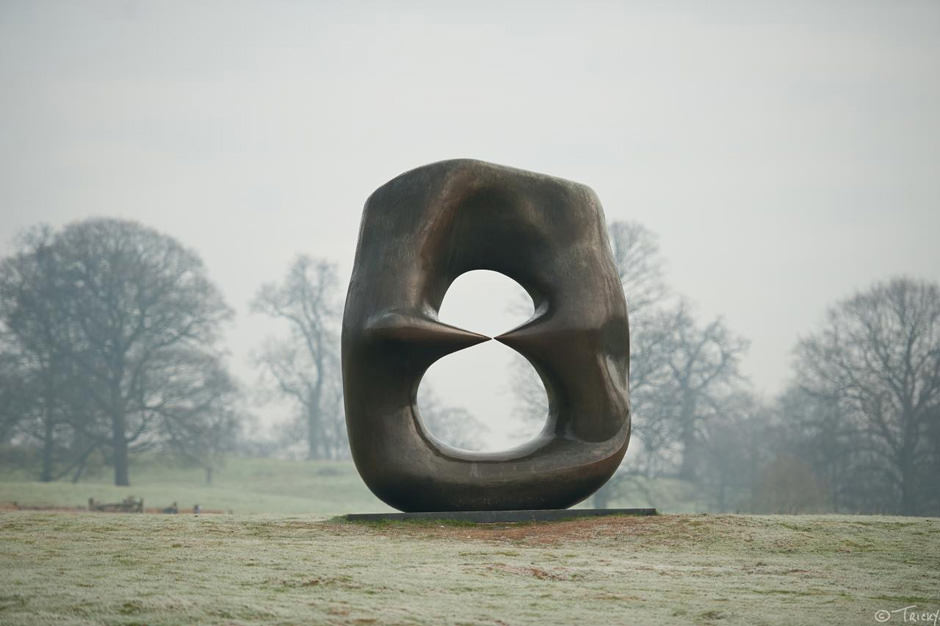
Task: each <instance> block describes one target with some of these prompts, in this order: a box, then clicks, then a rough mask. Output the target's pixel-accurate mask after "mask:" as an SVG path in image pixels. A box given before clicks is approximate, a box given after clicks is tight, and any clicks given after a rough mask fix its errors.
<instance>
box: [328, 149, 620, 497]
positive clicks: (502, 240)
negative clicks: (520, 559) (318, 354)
mask: <svg viewBox="0 0 940 626" xmlns="http://www.w3.org/2000/svg"><path fill="white" fill-rule="evenodd" d="M471 270H492V271H496V272H500V273H502V274H505V275H506V276H508V277H510V278H512V279H514V280H515V281H516V282H518V283H519V284H520V285H522V287H523V288H524V289H525V290H526V291H527V292H528V293H529V295H530V296H531V297H532V300H533V301H534V303H535V313H534V314H533V316H532V318H531V319H529V321H527V322H526V323H525V324H523V325H522V326H519V327H518V328H516V329H514V330H512V331H510V332H508V333H505V334H503V335H500V336H498V337H495V338H494V339H496V340H497V341H499V342H501V343H503V344H505V345H507V346H509V347H510V348H512V349H514V350H516V351H517V352H519V353H520V354H522V355H523V356H524V357H525V358H526V359H528V360H529V362H530V363H531V364H532V365H533V367H534V368H535V370H536V371H537V372H538V374H539V376H541V378H542V382H543V383H544V385H545V390H546V392H547V394H548V402H549V415H548V420H547V422H546V425H545V428H544V429H543V430H542V432H541V433H540V434H539V435H538V436H537V437H536V438H535V439H534V440H532V441H529V442H528V443H526V444H523V445H521V446H519V447H516V448H514V449H511V450H508V451H503V452H497V453H481V452H470V451H466V450H459V449H456V448H453V447H450V446H448V445H447V444H445V443H443V442H441V441H439V440H437V439H435V438H434V437H433V436H432V435H431V434H430V433H429V432H428V431H427V430H425V429H424V427H423V426H422V424H421V422H420V420H419V419H418V409H417V406H416V396H417V390H418V385H419V383H420V382H421V378H422V376H423V375H424V373H425V371H426V370H427V369H428V367H430V365H431V364H432V363H434V362H435V361H436V360H438V359H440V358H441V357H443V356H445V355H447V354H450V353H452V352H456V351H458V350H461V349H464V348H467V347H470V346H473V345H475V344H478V343H480V342H483V341H488V340H489V337H486V336H484V335H479V334H476V333H472V332H469V331H466V330H462V329H460V328H456V327H454V326H451V325H448V324H444V323H441V322H440V321H438V319H437V313H438V310H439V309H440V305H441V301H442V300H443V298H444V294H445V292H446V291H447V289H448V287H449V286H450V285H451V283H452V282H453V281H454V279H455V278H457V277H458V276H460V275H461V274H463V273H464V272H468V271H471ZM342 343H343V385H344V391H345V402H346V424H347V428H348V432H349V443H350V446H351V449H352V454H353V459H354V460H355V463H356V467H357V468H358V470H359V473H360V474H361V475H362V478H363V479H364V481H365V483H366V484H367V485H368V486H369V488H370V489H371V490H372V492H373V493H375V495H376V496H378V497H379V498H380V499H381V500H383V501H384V502H386V503H387V504H389V505H390V506H393V507H395V508H397V509H400V510H402V511H408V512H413V511H470V510H512V509H556V508H566V507H569V506H571V505H573V504H576V503H577V502H580V501H581V500H583V499H585V498H587V497H588V496H590V495H591V494H592V493H593V492H594V491H595V490H597V489H598V488H600V487H601V485H603V484H604V483H605V482H606V481H607V480H608V479H609V478H610V476H611V475H612V474H613V473H614V471H615V470H616V469H617V466H618V465H619V464H620V461H621V459H622V458H623V455H624V452H626V449H627V444H628V442H629V439H630V408H629V401H628V397H627V379H628V375H629V331H628V326H627V308H626V304H625V302H624V295H623V288H622V286H621V284H620V279H619V276H618V274H617V271H616V269H615V267H614V263H613V258H612V255H611V251H610V245H609V243H608V240H607V231H606V225H605V221H604V214H603V210H602V209H601V205H600V202H599V201H598V199H597V196H596V195H595V194H594V192H593V191H592V190H591V189H590V188H588V187H586V186H584V185H580V184H577V183H573V182H570V181H566V180H562V179H559V178H553V177H550V176H545V175H541V174H536V173H532V172H526V171H522V170H517V169H513V168H508V167H503V166H498V165H493V164H490V163H484V162H481V161H473V160H453V161H442V162H439V163H433V164H431V165H426V166H424V167H420V168H418V169H415V170H412V171H410V172H406V173H405V174H402V175H401V176H398V177H397V178H395V179H393V180H391V181H390V182H388V183H386V184H385V185H383V186H382V187H380V188H379V189H377V190H376V191H375V192H374V193H373V194H372V195H371V196H370V197H369V199H368V200H367V201H366V204H365V208H364V210H363V216H362V225H361V227H360V233H359V245H358V249H357V251H356V260H355V266H354V268H353V274H352V279H351V280H350V284H349V292H348V295H347V298H346V309H345V313H344V317H343V340H342Z"/></svg>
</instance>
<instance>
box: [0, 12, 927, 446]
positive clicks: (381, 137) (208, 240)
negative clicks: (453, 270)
mask: <svg viewBox="0 0 940 626" xmlns="http://www.w3.org/2000/svg"><path fill="white" fill-rule="evenodd" d="M0 85H2V87H0V217H2V226H3V231H2V243H0V246H2V248H0V252H2V253H7V252H9V250H10V249H11V246H10V243H11V240H12V237H13V236H14V235H15V234H16V233H17V232H19V231H20V230H21V229H23V228H24V227H27V226H29V225H31V224H34V223H36V222H40V221H43V222H49V223H51V224H53V225H62V224H65V223H68V222H70V221H73V220H78V219H81V218H85V217H89V216H115V217H122V218H130V219H135V220H139V221H141V222H143V223H145V224H148V225H151V226H153V227H155V228H157V229H159V230H161V231H163V232H165V233H167V234H170V235H173V236H174V237H176V238H178V239H179V240H181V241H182V242H183V243H184V244H186V245H187V246H190V247H192V248H194V249H195V250H197V251H198V252H199V253H200V254H201V255H202V257H203V259H204V260H205V262H206V264H207V266H208V268H209V272H210V274H211V276H212V277H213V278H214V279H215V280H216V281H217V283H218V284H219V286H220V287H221V289H222V290H223V292H224V293H225V295H226V297H227V298H228V300H229V302H230V303H231V304H232V305H233V306H234V307H236V309H237V310H238V312H239V316H238V318H237V320H236V322H235V324H234V325H233V326H232V328H231V331H230V333H229V337H230V339H231V351H232V358H233V364H234V365H235V367H236V369H237V371H238V372H239V373H240V374H241V375H242V376H243V377H244V378H246V379H247V380H248V381H249V382H250V381H251V380H252V375H251V370H250V368H249V367H248V366H247V355H248V353H249V351H250V349H251V348H252V347H253V346H256V345H257V344H258V342H259V341H260V340H261V338H262V337H263V336H264V335H266V334H270V333H273V332H275V331H276V327H274V326H272V325H271V324H270V323H268V322H267V321H266V320H263V319H258V318H255V317H253V316H250V315H249V314H248V312H247V306H246V305H247V302H248V300H249V299H250V298H251V296H252V294H253V293H254V291H255V290H256V289H257V287H258V285H259V284H260V283H262V282H264V281H270V280H274V279H277V278H278V277H279V276H281V275H282V274H283V273H284V272H285V270H286V268H287V266H288V264H289V263H290V261H291V259H292V257H293V256H294V255H295V254H297V253H300V252H305V253H308V254H311V255H314V256H320V257H326V258H329V259H333V260H335V261H336V262H337V263H338V265H339V268H340V272H341V274H342V276H343V280H344V281H345V278H346V277H347V276H348V272H349V270H350V269H351V264H352V255H353V252H354V250H355V244H356V235H357V228H358V223H359V218H360V212H361V209H362V204H363V201H364V200H365V198H366V197H367V196H368V195H369V194H370V193H371V192H372V191H373V190H374V189H375V188H376V187H378V186H379V185H381V184H382V183H384V182H385V181H387V180H388V179H390V178H392V177H394V176H395V175H397V174H399V173H401V172H403V171H405V170H408V169H411V168H413V167H416V166H419V165H422V164H425V163H429V162H433V161H438V160H441V159H446V158H453V157H473V158H478V159H483V160H487V161H492V162H495V163H501V164H506V165H512V166H515V167H519V168H523V169H529V170H535V171H540V172H545V173H548V174H552V175H556V176H561V177H563V178H568V179H571V180H575V181H578V182H581V183H585V184H588V185H590V186H591V187H593V188H594V190H595V191H596V192H597V193H598V195H599V197H600V198H601V201H602V202H603V204H604V206H605V210H606V212H607V216H608V219H611V220H615V219H632V220H638V221H640V222H642V223H643V224H645V225H646V226H648V227H649V228H650V229H652V230H653V231H655V232H656V233H658V235H659V237H660V243H661V246H662V250H663V253H664V255H665V257H666V258H667V260H668V263H669V273H668V278H669V280H670V282H671V284H672V286H673V287H674V288H675V290H676V291H678V292H680V293H683V294H685V295H687V296H688V297H689V298H691V299H692V300H693V301H694V302H695V303H696V304H697V305H698V310H699V312H700V314H701V315H702V316H703V318H709V317H713V316H716V315H723V316H724V317H725V319H726V320H727V323H728V325H729V326H730V327H731V328H732V329H733V330H735V331H736V332H738V333H739V334H741V335H743V336H745V337H747V338H749V339H750V341H751V348H750V352H749V355H748V357H747V359H746V360H745V362H744V371H745V373H746V374H747V375H749V376H750V378H751V380H752V381H753V383H754V387H755V388H756V389H757V390H758V391H760V392H762V393H765V394H767V395H771V394H773V393H774V392H776V391H778V390H780V389H781V388H782V387H783V385H784V384H785V383H786V380H787V378H788V376H789V371H790V370H789V368H790V351H791V349H792V347H793V344H794V342H795V341H796V340H797V338H798V337H799V336H800V335H801V334H805V333H807V332H809V331H811V330H812V329H813V328H814V327H815V325H817V324H818V323H819V322H820V321H821V319H822V316H823V314H824V311H825V309H826V307H828V306H829V305H831V304H832V303H834V302H835V301H837V300H838V299H840V298H843V297H846V296H848V295H850V294H851V293H852V292H853V291H854V290H857V289H861V288H865V287H867V286H868V285H870V284H871V283H872V282H874V281H877V280H880V279H884V278H887V277H890V276H892V275H897V274H908V275H912V276H915V277H920V278H926V279H929V280H933V281H937V280H940V252H938V245H937V242H938V238H940V237H938V235H940V113H938V112H940V2H937V1H935V0H933V1H924V2H913V1H910V2H909V1H905V0H885V1H884V2H862V1H852V2H835V1H832V2H825V1H818V0H816V1H808V2H796V1H791V2H766V3H762V2H718V1H715V2H671V3H669V2H666V3H658V2H657V3H654V2H619V3H613V2H610V3H608V2H601V3H596V2H547V1H542V2H495V3H487V2H473V3H468V2H454V3H444V2H375V3H367V2H359V3H357V2H330V3H327V2H313V1H309V2H299V1H298V2H260V1H259V2H221V1H220V2H190V1H187V2H168V1H162V0H161V1H156V0H154V1H153V2H133V1H125V2H117V1H115V2H100V3H99V2H79V1H74V2H49V1H46V2H35V1H32V0H30V1H23V2H15V1H11V0H2V2H0ZM494 293H495V294H496V295H498V296H499V297H494ZM500 294H501V292H495V291H491V290H489V289H487V290H485V291H483V292H482V293H480V294H479V296H477V297H475V298H474V297H470V298H466V297H465V298H464V299H462V300H461V302H464V303H466V302H471V303H472V302H473V301H474V300H476V306H477V309H476V310H471V311H466V310H465V311H463V312H464V313H469V314H470V317H471V318H473V316H474V315H479V316H483V315H484V313H485V312H486V311H487V310H489V311H497V312H498V311H503V310H505V304H506V302H505V297H508V296H505V294H502V295H500ZM462 306H463V308H467V307H471V306H472V305H470V304H464V305H462ZM497 348H498V346H497ZM493 349H495V348H491V347H488V348H486V350H490V351H492V350H493ZM468 353H469V351H468ZM487 358H489V357H487ZM488 369H492V370H494V371H495V370H497V369H498V368H488ZM471 374H472V372H471ZM481 375H482V372H481ZM446 378H447V377H446V376H445V379H444V380H443V381H442V382H441V383H440V384H441V387H442V389H440V390H439V394H438V395H440V396H443V398H442V399H444V400H445V401H446V400H447V399H448V398H450V397H452V396H453V397H455V398H456V397H458V396H460V392H459V389H457V388H456V386H452V387H448V382H447V380H446ZM481 384H484V386H485V388H486V389H488V390H489V391H488V392H487V393H479V392H476V393H474V394H472V395H475V396H477V397H478V399H477V400H476V401H477V402H478V404H477V406H476V407H471V408H474V410H478V411H480V412H487V411H490V412H493V413H499V411H502V410H504V407H502V406H501V405H499V406H498V405H496V404H487V403H492V402H495V401H493V400H491V398H490V397H491V396H492V395H494V394H495V393H496V391H495V390H494V388H493V385H495V384H497V383H494V382H492V381H490V382H486V381H484V382H483V383H481ZM455 385H456V383H455ZM486 385H489V386H486ZM464 396H466V394H464ZM481 396H482V399H480V397H481ZM505 402H508V400H506V401H505ZM481 417H482V416H481ZM497 430H498V428H497Z"/></svg>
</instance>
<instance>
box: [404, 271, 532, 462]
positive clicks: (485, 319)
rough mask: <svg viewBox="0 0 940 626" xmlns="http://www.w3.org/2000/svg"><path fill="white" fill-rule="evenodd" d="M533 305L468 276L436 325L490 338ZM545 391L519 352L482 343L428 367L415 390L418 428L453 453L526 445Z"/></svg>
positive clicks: (481, 277) (479, 275)
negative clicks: (456, 450) (447, 325)
mask: <svg viewBox="0 0 940 626" xmlns="http://www.w3.org/2000/svg"><path fill="white" fill-rule="evenodd" d="M533 309H534V307H533V304H532V299H531V298H530V297H529V295H528V294H527V293H526V292H525V290H524V289H523V288H522V287H521V286H520V285H519V284H518V283H517V282H515V281H514V280H512V279H511V278H508V277H506V276H504V275H503V274H499V273H497V272H490V271H484V270H477V271H473V272H467V273H466V274H463V275H461V276H459V277H458V278H457V280H455V281H454V282H453V284H452V285H451V286H450V289H448V290H447V293H446V294H445V296H444V302H443V303H442V304H441V309H440V312H439V315H438V319H440V320H441V321H442V322H445V323H447V324H452V325H454V326H457V327H459V328H463V329H465V330H471V331H474V332H477V333H481V334H484V335H486V336H488V337H493V336H496V335H500V334H502V333H505V332H507V331H509V330H512V329H513V328H515V327H517V326H519V325H520V324H523V323H524V322H526V321H527V320H528V319H529V318H530V317H531V316H532V312H533ZM547 406H548V401H547V398H546V394H545V388H544V387H543V386H542V381H541V379H539V377H538V374H536V372H535V370H534V369H533V368H532V365H531V364H529V362H528V361H527V360H526V359H525V358H524V357H523V356H522V355H520V354H519V353H518V352H516V351H515V350H512V349H510V348H507V347H506V346H504V345H503V344H501V343H499V342H497V341H487V342H485V343H482V344H479V345H477V346H474V347H472V348H467V349H466V350H460V351H459V352H455V353H453V354H450V355H448V356H446V357H444V358H442V359H441V360H439V361H437V362H436V363H434V364H433V365H432V366H431V367H430V368H429V369H428V371H427V373H426V374H425V375H424V378H423V379H422V380H421V385H420V386H419V388H418V411H419V413H420V415H421V419H422V422H423V423H424V427H425V428H427V429H428V430H429V431H430V432H431V434H432V435H434V436H435V437H436V438H437V439H440V440H441V441H443V442H445V443H447V444H450V445H452V446H454V447H457V448H463V449H465V450H477V451H485V452H495V451H497V450H506V449H508V448H512V447H514V446H516V445H519V444H521V443H524V442H526V441H529V440H530V439H532V438H534V437H535V436H536V435H538V433H539V432H540V431H541V430H542V427H543V426H544V424H545V419H546V417H547V414H548V409H547Z"/></svg>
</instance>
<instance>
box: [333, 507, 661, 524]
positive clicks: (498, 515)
mask: <svg viewBox="0 0 940 626" xmlns="http://www.w3.org/2000/svg"><path fill="white" fill-rule="evenodd" d="M605 515H656V509H542V510H530V511H432V512H426V513H350V514H348V515H344V516H343V518H344V519H346V520H347V521H350V522H379V521H388V522H391V521H405V520H446V521H450V522H475V523H478V524H495V523H499V522H553V521H556V520H566V519H577V518H581V517H602V516H605Z"/></svg>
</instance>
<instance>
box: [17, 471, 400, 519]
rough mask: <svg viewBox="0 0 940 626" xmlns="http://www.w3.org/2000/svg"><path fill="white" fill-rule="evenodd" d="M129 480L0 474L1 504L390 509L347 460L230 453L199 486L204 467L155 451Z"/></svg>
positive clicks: (243, 509)
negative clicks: (128, 501)
mask: <svg viewBox="0 0 940 626" xmlns="http://www.w3.org/2000/svg"><path fill="white" fill-rule="evenodd" d="M130 476H131V483H132V484H131V486H130V487H115V486H114V485H113V484H111V482H112V480H113V478H112V476H111V475H110V474H109V473H108V472H107V471H100V472H98V473H94V474H92V475H91V476H89V477H86V478H85V479H83V480H82V481H81V482H79V483H76V484H72V483H71V482H67V481H57V482H52V483H40V482H35V481H29V480H26V478H28V477H27V476H24V474H23V473H22V472H13V471H8V472H6V473H0V505H2V504H3V503H11V502H17V503H18V504H20V505H26V506H61V507H77V506H82V507H83V506H86V504H87V502H88V499H89V498H94V499H95V500H97V501H103V502H118V501H120V500H123V499H124V498H126V497H128V496H134V497H137V498H143V499H144V505H145V506H147V507H161V508H162V507H167V506H169V505H170V504H172V503H173V502H177V504H178V506H179V507H180V508H187V509H188V508H192V506H193V505H194V504H199V505H200V506H201V507H202V508H203V509H205V510H208V509H214V510H221V511H232V512H234V513H313V514H324V515H328V514H336V513H348V512H353V511H356V512H364V513H370V512H379V511H387V510H389V509H388V507H386V506H385V505H384V504H383V503H382V502H380V501H379V500H378V499H376V498H375V496H373V495H372V493H371V492H370V491H369V489H368V487H366V486H365V484H364V483H363V482H362V479H360V478H359V474H358V473H357V472H356V468H355V467H354V466H353V464H352V463H351V462H348V461H346V462H331V461H285V460H278V459H249V458H231V459H229V460H228V461H227V462H226V463H225V464H224V465H223V466H222V467H220V468H219V469H218V470H217V471H216V472H215V473H214V476H213V482H212V484H211V485H206V484H205V476H204V472H203V471H202V470H201V469H199V468H195V467H193V468H186V467H180V466H179V465H176V464H173V463H171V462H170V461H169V460H168V459H165V458H160V457H143V458H139V459H136V460H135V461H134V463H133V465H132V467H131V472H130Z"/></svg>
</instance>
